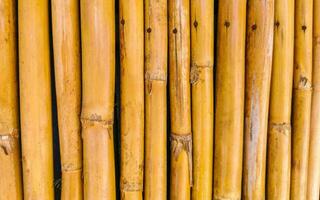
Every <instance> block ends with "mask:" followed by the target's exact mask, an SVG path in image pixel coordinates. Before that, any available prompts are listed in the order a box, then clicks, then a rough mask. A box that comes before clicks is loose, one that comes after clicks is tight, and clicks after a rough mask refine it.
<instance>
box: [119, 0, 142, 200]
mask: <svg viewBox="0 0 320 200" xmlns="http://www.w3.org/2000/svg"><path fill="white" fill-rule="evenodd" d="M119 3H120V12H119V13H120V65H121V66H120V67H121V70H120V71H121V74H120V76H121V78H120V81H121V84H120V87H121V88H120V90H121V94H120V96H121V172H120V176H121V177H120V190H121V199H142V191H143V169H144V167H143V166H144V76H143V75H144V42H143V41H144V21H143V1H137V0H120V1H119Z"/></svg>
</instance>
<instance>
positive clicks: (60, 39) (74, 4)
mask: <svg viewBox="0 0 320 200" xmlns="http://www.w3.org/2000/svg"><path fill="white" fill-rule="evenodd" d="M51 3H52V29H53V47H54V49H53V50H54V63H55V66H54V69H55V84H56V96H57V107H58V120H59V122H58V124H59V134H60V137H59V138H60V151H61V161H62V170H61V171H62V191H61V192H62V193H61V199H62V200H64V199H66V200H67V199H75V200H76V199H82V140H81V136H80V120H79V118H80V106H81V105H80V104H81V73H80V72H81V68H80V59H81V58H80V24H79V23H80V16H79V2H78V1H75V0H73V1H64V0H52V2H51Z"/></svg>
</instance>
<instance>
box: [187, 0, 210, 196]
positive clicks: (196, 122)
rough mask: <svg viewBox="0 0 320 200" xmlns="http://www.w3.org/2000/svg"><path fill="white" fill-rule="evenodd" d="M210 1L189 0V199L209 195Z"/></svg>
mask: <svg viewBox="0 0 320 200" xmlns="http://www.w3.org/2000/svg"><path fill="white" fill-rule="evenodd" d="M213 4H214V3H213V0H194V1H191V23H193V24H192V25H193V26H192V29H191V48H192V67H191V75H190V76H191V80H190V81H191V84H192V132H193V164H194V173H193V174H194V185H193V188H192V199H211V198H212V178H213V176H212V168H213V167H212V164H213V39H214V34H213V29H214V28H213V24H214V22H213V12H214V9H213V6H214V5H213Z"/></svg>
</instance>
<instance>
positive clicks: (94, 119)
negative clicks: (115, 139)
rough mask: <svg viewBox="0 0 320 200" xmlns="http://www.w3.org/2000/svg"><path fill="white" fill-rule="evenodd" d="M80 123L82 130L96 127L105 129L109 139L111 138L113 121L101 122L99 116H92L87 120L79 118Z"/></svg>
mask: <svg viewBox="0 0 320 200" xmlns="http://www.w3.org/2000/svg"><path fill="white" fill-rule="evenodd" d="M80 121H81V126H82V128H88V127H92V126H98V127H102V128H105V129H107V130H108V134H109V139H111V138H112V137H111V136H112V128H113V120H103V119H102V117H101V116H100V115H97V114H92V115H91V116H90V117H89V118H85V117H81V120H80Z"/></svg>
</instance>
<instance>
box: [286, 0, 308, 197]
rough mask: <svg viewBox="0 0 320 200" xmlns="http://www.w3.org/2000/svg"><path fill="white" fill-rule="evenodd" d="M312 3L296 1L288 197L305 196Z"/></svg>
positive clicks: (305, 0) (303, 0)
mask: <svg viewBox="0 0 320 200" xmlns="http://www.w3.org/2000/svg"><path fill="white" fill-rule="evenodd" d="M312 8H313V1H312V0H297V1H295V31H294V34H295V36H294V37H295V41H294V78H293V88H294V90H293V119H292V123H293V125H292V126H293V134H292V137H293V138H292V158H291V186H290V198H291V199H292V200H295V199H299V200H304V199H306V197H307V176H308V152H309V136H310V113H311V99H312V25H313V24H312V20H313V19H312V12H310V11H312Z"/></svg>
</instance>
